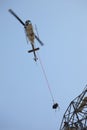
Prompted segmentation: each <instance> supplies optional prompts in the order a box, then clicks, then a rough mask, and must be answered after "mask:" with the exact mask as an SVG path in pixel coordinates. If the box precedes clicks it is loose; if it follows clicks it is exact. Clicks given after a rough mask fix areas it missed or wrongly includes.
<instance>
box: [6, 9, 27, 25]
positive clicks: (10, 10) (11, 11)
mask: <svg viewBox="0 0 87 130" xmlns="http://www.w3.org/2000/svg"><path fill="white" fill-rule="evenodd" d="M8 11H9V12H10V13H11V14H12V15H13V16H14V17H15V18H17V20H18V21H19V22H20V23H21V24H22V25H23V26H25V24H24V22H23V21H22V20H21V19H20V18H19V17H18V16H17V15H16V14H15V13H14V12H13V10H12V9H9V10H8Z"/></svg>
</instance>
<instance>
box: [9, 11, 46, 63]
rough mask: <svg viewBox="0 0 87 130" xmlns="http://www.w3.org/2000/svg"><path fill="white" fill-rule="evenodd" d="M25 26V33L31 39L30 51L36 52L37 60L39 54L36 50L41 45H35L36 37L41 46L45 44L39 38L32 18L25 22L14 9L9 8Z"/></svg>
mask: <svg viewBox="0 0 87 130" xmlns="http://www.w3.org/2000/svg"><path fill="white" fill-rule="evenodd" d="M8 11H9V12H10V13H11V14H12V15H13V16H14V17H15V18H16V19H17V20H18V21H19V22H20V23H21V24H22V25H23V26H24V30H25V34H26V37H27V39H28V40H29V41H30V43H31V46H32V49H31V50H29V51H28V53H31V52H33V54H34V60H35V61H37V60H38V58H37V55H36V51H37V50H39V49H40V48H39V47H37V48H36V47H35V39H36V40H37V41H38V42H39V43H40V44H41V46H43V45H44V43H43V42H42V41H41V40H40V39H39V37H38V36H37V35H36V34H35V33H34V30H33V25H32V23H31V21H30V20H26V21H25V23H24V22H23V21H22V20H21V19H20V18H19V17H18V16H17V15H16V14H15V13H14V11H13V10H12V9H9V10H8Z"/></svg>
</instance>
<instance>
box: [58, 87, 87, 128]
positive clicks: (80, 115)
mask: <svg viewBox="0 0 87 130" xmlns="http://www.w3.org/2000/svg"><path fill="white" fill-rule="evenodd" d="M60 130H87V86H86V87H85V89H84V90H83V92H82V93H81V94H80V95H79V96H78V97H76V98H75V99H74V100H72V101H71V103H70V104H69V106H68V108H67V110H66V111H65V114H64V116H63V119H62V122H61V126H60Z"/></svg>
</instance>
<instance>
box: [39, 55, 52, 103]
mask: <svg viewBox="0 0 87 130" xmlns="http://www.w3.org/2000/svg"><path fill="white" fill-rule="evenodd" d="M38 59H39V62H40V65H41V68H42V71H43V74H44V77H45V80H46V83H47V87H48V89H49V92H50V95H51V98H52V101H53V103H54V98H53V94H52V91H51V88H50V84H49V81H48V79H47V76H46V72H45V69H44V67H43V64H42V61H41V58H40V56H39V54H38Z"/></svg>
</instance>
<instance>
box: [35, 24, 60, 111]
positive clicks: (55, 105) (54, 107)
mask: <svg viewBox="0 0 87 130" xmlns="http://www.w3.org/2000/svg"><path fill="white" fill-rule="evenodd" d="M35 30H36V32H37V35H38V37H39V34H38V31H37V26H36V25H35ZM37 54H38V59H39V62H40V65H41V68H42V71H43V74H44V78H45V80H46V83H47V87H48V89H49V92H50V95H51V98H52V101H53V106H52V108H53V109H57V107H59V105H58V103H54V98H53V94H52V91H51V88H50V84H49V81H48V79H47V76H46V72H45V69H44V67H43V64H42V60H41V58H40V56H39V53H38V52H37Z"/></svg>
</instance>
